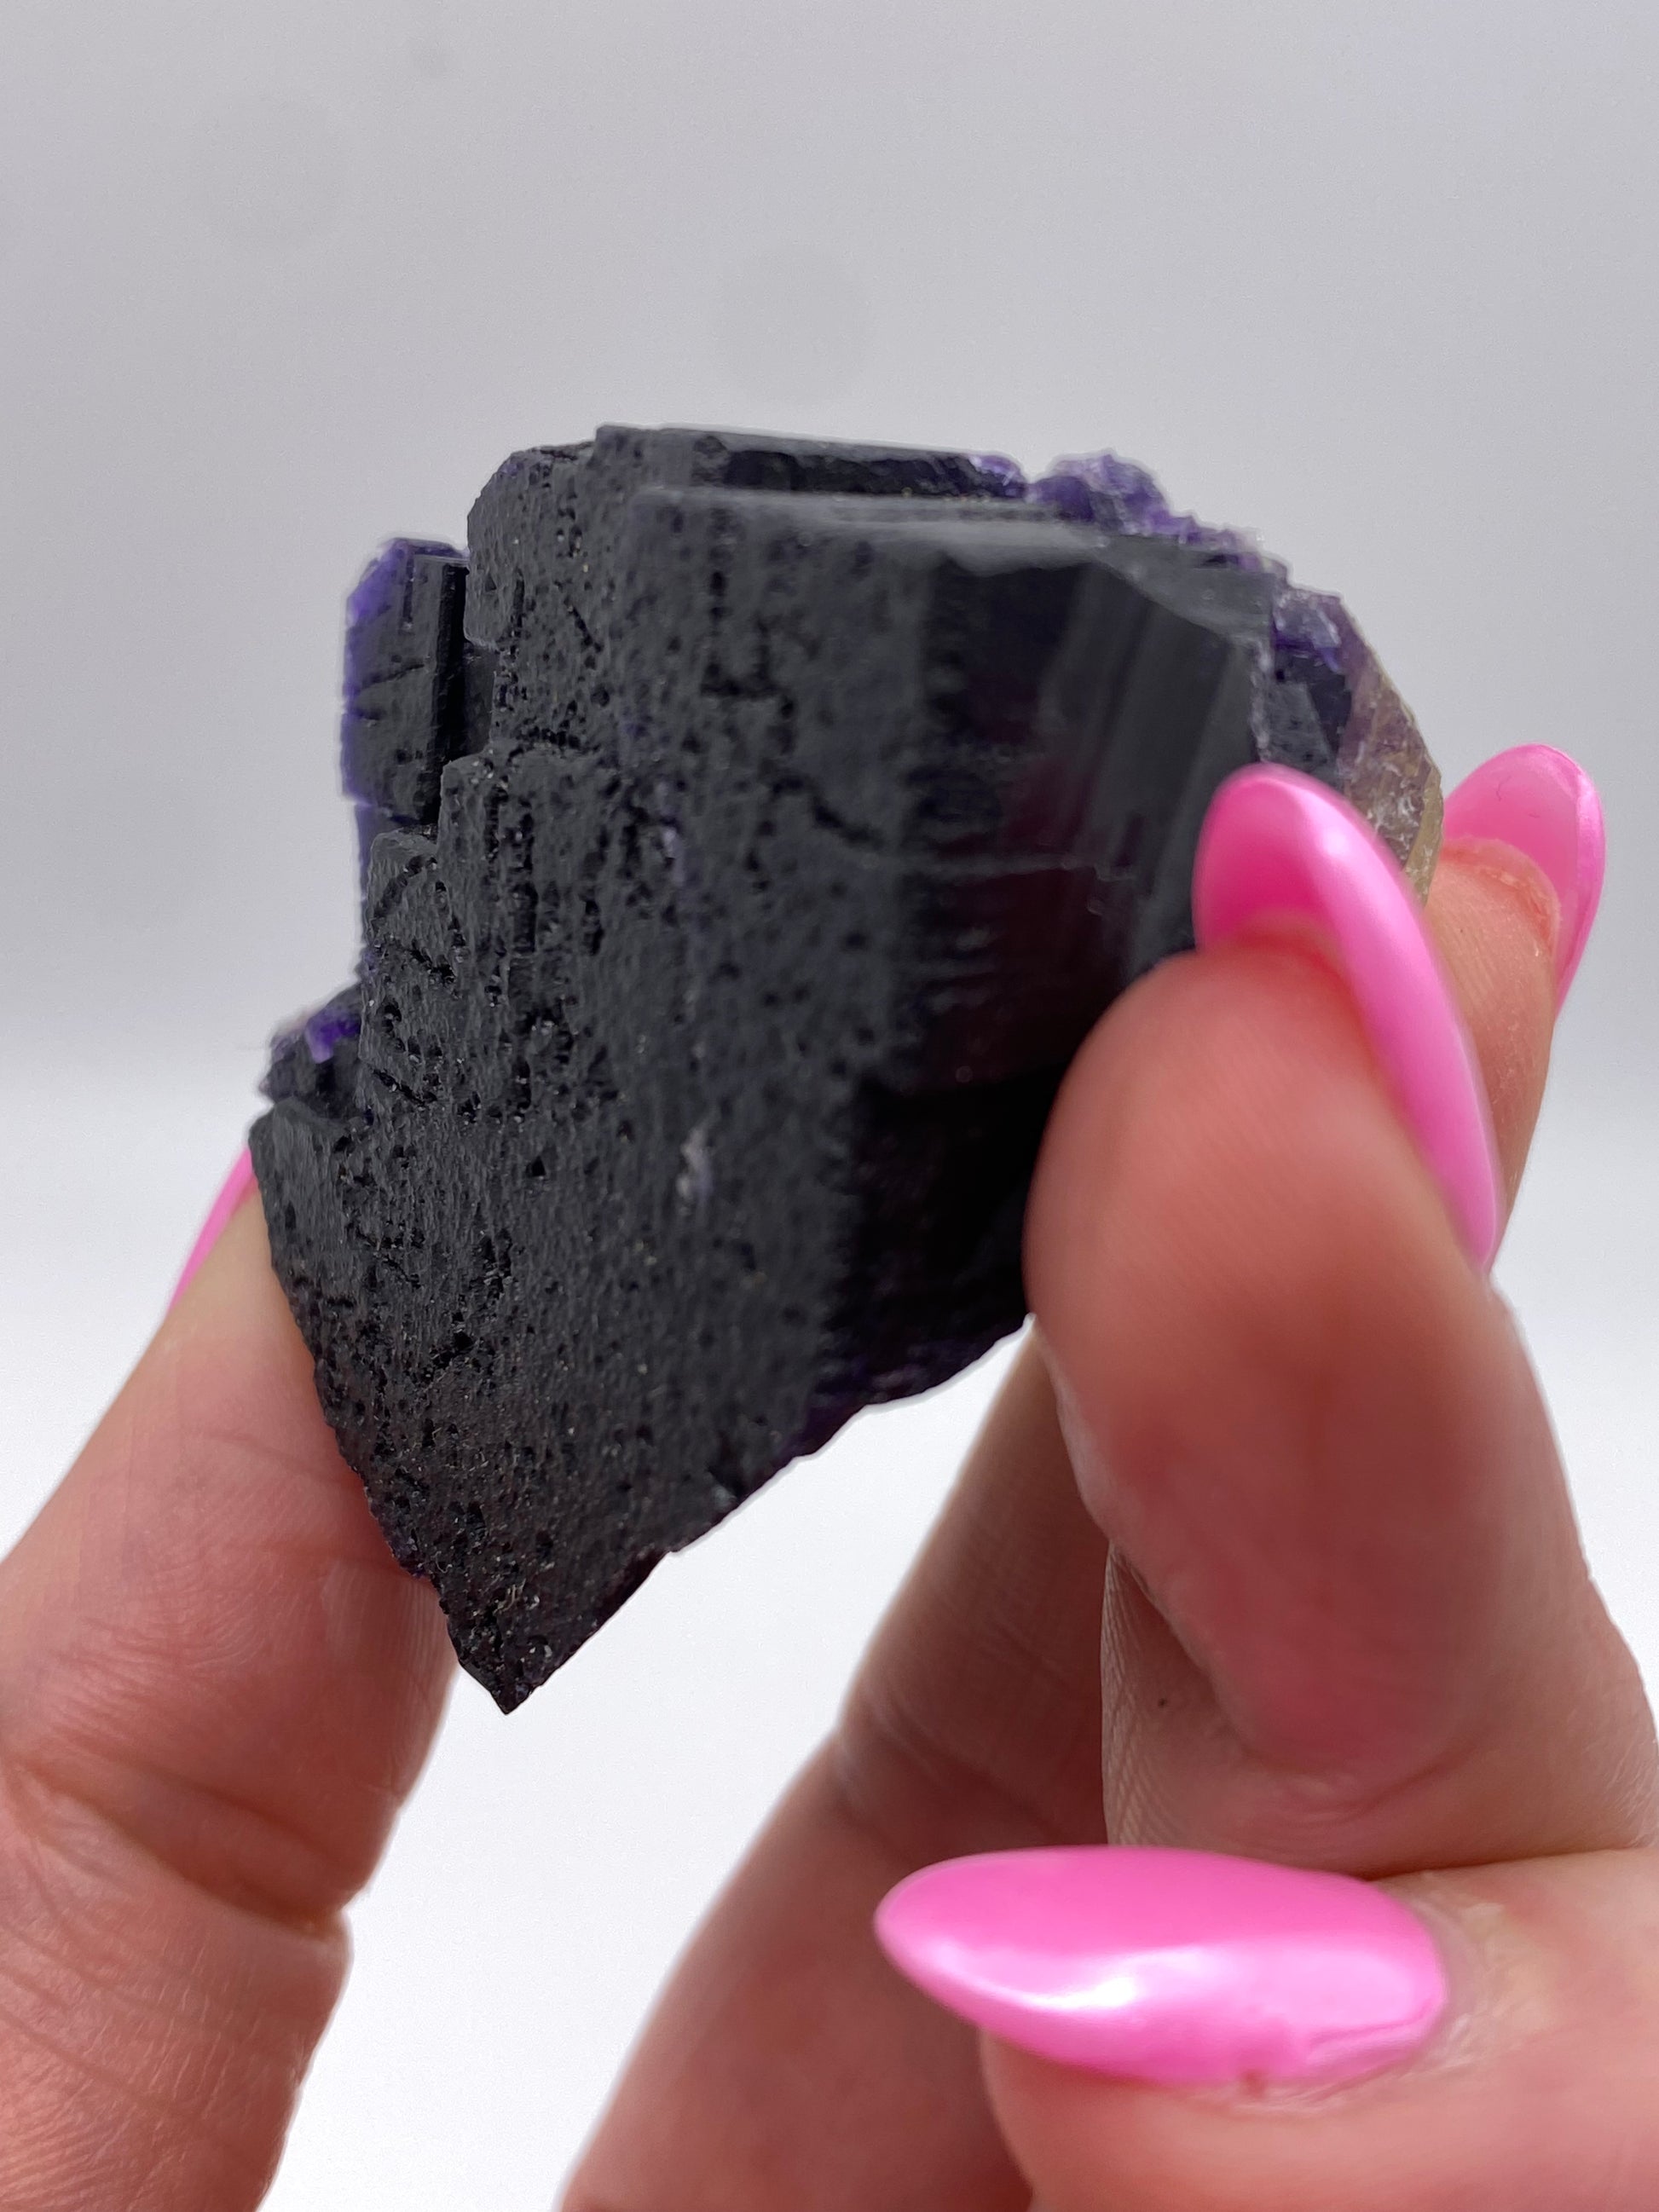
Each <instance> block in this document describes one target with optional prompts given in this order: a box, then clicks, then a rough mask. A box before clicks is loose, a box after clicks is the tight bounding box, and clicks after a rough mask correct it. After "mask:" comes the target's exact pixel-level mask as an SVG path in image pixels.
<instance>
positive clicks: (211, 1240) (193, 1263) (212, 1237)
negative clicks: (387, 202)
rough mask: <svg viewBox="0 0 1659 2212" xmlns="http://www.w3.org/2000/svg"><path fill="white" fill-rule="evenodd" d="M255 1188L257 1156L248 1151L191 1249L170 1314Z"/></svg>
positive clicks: (245, 1152)
mask: <svg viewBox="0 0 1659 2212" xmlns="http://www.w3.org/2000/svg"><path fill="white" fill-rule="evenodd" d="M252 1188H253V1155H252V1153H251V1152H248V1151H247V1150H246V1147H244V1149H243V1151H242V1152H241V1154H240V1157H239V1158H238V1159H237V1162H236V1164H235V1166H234V1168H232V1170H231V1171H230V1173H229V1174H228V1176H226V1177H225V1180H224V1182H223V1184H222V1187H221V1188H220V1192H219V1195H218V1197H217V1198H216V1199H215V1200H214V1201H213V1204H212V1205H211V1206H210V1207H209V1209H208V1218H207V1219H206V1220H205V1221H204V1223H203V1224H202V1233H201V1235H200V1236H199V1237H197V1240H196V1242H195V1243H193V1244H192V1245H191V1248H190V1257H189V1259H188V1260H186V1261H185V1268H184V1273H182V1274H181V1275H180V1276H179V1280H178V1283H177V1285H175V1287H174V1289H173V1296H172V1297H170V1298H169V1299H168V1300H167V1310H168V1311H169V1312H171V1311H172V1310H173V1307H174V1306H176V1305H177V1304H178V1303H179V1299H180V1298H181V1297H183V1296H184V1294H185V1291H186V1290H187V1289H188V1288H189V1286H190V1285H191V1282H192V1281H193V1280H194V1279H195V1277H196V1274H197V1270H198V1269H199V1268H200V1267H201V1265H202V1262H203V1261H204V1260H205V1259H206V1257H207V1255H208V1254H209V1253H210V1251H211V1250H212V1249H213V1248H214V1246H215V1245H216V1243H218V1242H219V1239H220V1237H222V1235H223V1234H224V1231H225V1225H226V1223H227V1222H228V1220H229V1219H230V1217H231V1215H232V1214H233V1213H234V1212H235V1211H236V1209H237V1207H238V1206H240V1204H241V1202H242V1200H244V1199H245V1198H246V1196H247V1194H248V1193H249V1192H250V1191H251V1190H252Z"/></svg>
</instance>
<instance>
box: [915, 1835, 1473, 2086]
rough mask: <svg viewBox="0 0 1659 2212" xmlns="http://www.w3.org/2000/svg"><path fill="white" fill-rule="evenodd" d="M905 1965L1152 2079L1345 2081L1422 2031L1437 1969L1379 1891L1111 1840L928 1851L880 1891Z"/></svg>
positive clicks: (1414, 1924)
mask: <svg viewBox="0 0 1659 2212" xmlns="http://www.w3.org/2000/svg"><path fill="white" fill-rule="evenodd" d="M876 1934H877V1936H878V1939H879V1941H880V1942H881V1945H882V1948H884V1950H885V1951H886V1953H887V1955H888V1957H889V1958H890V1959H891V1960H892V1961H893V1963H894V1965H895V1966H897V1967H898V1969H899V1970H900V1972H902V1973H903V1974H906V1975H908V1977H909V1978H910V1980H912V1981H913V1982H915V1984H917V1986H918V1987H919V1988H921V1989H923V1990H926V1991H927V1994H928V1995H929V1996H932V1997H935V1998H937V1999H938V2001H939V2003H941V2004H943V2005H946V2006H948V2007H949V2008H950V2009H951V2011H952V2012H956V2013H959V2014H960V2015H962V2016H963V2019H965V2020H969V2021H973V2022H974V2023H975V2026H976V2027H983V2028H987V2029H988V2030H989V2031H990V2032H991V2033H992V2034H994V2035H996V2036H1000V2037H1001V2038H1002V2039H1003V2040H1004V2041H1005V2042H1008V2043H1014V2044H1018V2045H1020V2046H1021V2048H1022V2049H1024V2050H1026V2051H1035V2052H1036V2054H1037V2055H1038V2056H1039V2057H1043V2058H1053V2059H1057V2060H1058V2061H1060V2063H1061V2064H1063V2065H1068V2066H1079V2067H1084V2068H1086V2069H1089V2070H1090V2071H1091V2072H1093V2073H1098V2074H1110V2075H1118V2076H1121V2077H1123V2078H1126V2079H1128V2080H1133V2081H1156V2082H1164V2083H1172V2084H1173V2083H1183V2082H1184V2083H1199V2082H1212V2083H1215V2082H1226V2081H1244V2080H1252V2081H1273V2082H1292V2081H1302V2082H1313V2081H1339V2080H1342V2079H1345V2078H1348V2077H1352V2076H1354V2075H1361V2074H1367V2073H1371V2072H1374V2071H1375V2070H1376V2069H1377V2068H1379V2067H1382V2066H1386V2065H1388V2064H1389V2063H1390V2062H1392V2061H1396V2060H1399V2059H1401V2058H1404V2057H1407V2055H1408V2054H1409V2053H1410V2052H1412V2051H1415V2050H1417V2049H1418V2048H1419V2047H1420V2046H1421V2045H1422V2044H1423V2043H1425V2041H1426V2040H1427V2039H1428V2037H1429V2035H1430V2034H1431V2033H1432V2031H1433V2028H1434V2026H1435V2023H1436V2022H1437V2020H1438V2019H1439V2018H1440V2015H1441V2014H1442V2012H1443V2010H1444V2008H1445V2003H1446V1980H1445V1974H1444V1972H1443V1968H1442V1966H1441V1964H1440V1960H1439V1955H1438V1954H1437V1951H1436V1949H1435V1947H1434V1944H1433V1942H1431V1939H1430V1936H1429V1934H1428V1931H1427V1929H1425V1927H1424V1926H1423V1924H1422V1923H1421V1922H1420V1921H1419V1920H1418V1919H1417V1918H1416V1917H1414V1915H1413V1914H1412V1913H1410V1912H1408V1911H1407V1909H1406V1908H1405V1906H1404V1905H1401V1904H1399V1903H1398V1902H1396V1900H1395V1899H1394V1898H1393V1897H1391V1896H1390V1895H1389V1893H1387V1892H1386V1891H1384V1890H1380V1889H1376V1888H1373V1887H1371V1885H1370V1883H1368V1882H1363V1881H1351V1880H1350V1879H1349V1878H1348V1877H1347V1876H1346V1875H1331V1874H1304V1873H1301V1872H1298V1871H1297V1869H1293V1868H1290V1867H1280V1866H1268V1865H1265V1864H1263V1863H1261V1862H1259V1861H1257V1860H1254V1859H1235V1858H1221V1857H1216V1856H1214V1855H1213V1854H1212V1853H1210V1852H1207V1851H1169V1850H1132V1849H1126V1848H1123V1847H1121V1846H1112V1845H1106V1844H1099V1845H1085V1846H1083V1847H1080V1848H1079V1849H1076V1850H1028V1851H996V1852H991V1853H988V1854H987V1855H986V1856H984V1857H979V1858H966V1859H951V1860H947V1861H946V1862H945V1863H944V1864H943V1865H941V1866H933V1867H927V1868H924V1869H923V1870H922V1871H921V1873H920V1874H915V1875H911V1876H910V1878H909V1880H908V1881H902V1882H901V1883H900V1884H899V1886H898V1887H897V1888H896V1889H895V1890H892V1891H891V1892H890V1893H889V1894H888V1896H887V1897H886V1898H885V1899H884V1900H883V1902H882V1904H881V1905H880V1908H879V1909H878V1911H877V1914H876Z"/></svg>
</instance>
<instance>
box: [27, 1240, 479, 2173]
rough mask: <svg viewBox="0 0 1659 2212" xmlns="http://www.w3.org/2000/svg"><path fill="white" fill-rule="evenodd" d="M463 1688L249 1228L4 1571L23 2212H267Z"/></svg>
mask: <svg viewBox="0 0 1659 2212" xmlns="http://www.w3.org/2000/svg"><path fill="white" fill-rule="evenodd" d="M450 1672H451V1663H450V1659H449V1654H448V1646H447V1640H446V1639H445V1637H444V1634H443V1627H442V1621H441V1616H440V1614H439V1612H438V1607H437V1603H436V1601H435V1598H434V1596H433V1594H432V1592H431V1590H430V1589H428V1587H427V1585H426V1584H424V1583H417V1582H416V1581H414V1580H413V1579H412V1578H411V1577H409V1576H407V1575H405V1574H404V1572H403V1571H402V1570H401V1569H400V1568H399V1567H398V1566H397V1565H396V1564H395V1562H394V1561H393V1559H392V1555H391V1553H389V1552H388V1551H387V1549H386V1544H385V1541H384V1540H383V1539H382V1538H381V1536H380V1533H379V1531H378V1530H377V1528H375V1526H374V1521H373V1519H372V1517H371V1516H370V1514H369V1510H368V1505H367V1504H366V1502H365V1500H364V1498H363V1493H362V1486H361V1485H360V1484H359V1483H358V1481H357V1480H356V1477H355V1476H354V1475H353V1474H351V1473H350V1471H349V1469H348V1468H346V1466H345V1465H344V1463H343V1461H342V1460H341V1458H340V1456H339V1454H338V1452H337V1449H336V1448H335V1444H334V1440H333V1437H331V1434H330V1432H329V1430H328V1427H327V1425H326V1423H325V1421H324V1419H323V1416H322V1413H321V1412H320V1411H319V1407H318V1404H317V1399H316V1394H315V1391H314V1389H313V1384H312V1377H311V1363H310V1360H309V1358H308V1356H307V1353H306V1351H305V1348H304V1346H303V1345H302V1344H301V1340H300V1336H299V1333H298V1331H297V1330H296V1329H295V1327H294V1324H293V1322H292V1321H291V1319H290V1318H289V1313H288V1310H287V1307H286V1305H285V1304H284V1303H283V1296H282V1292H281V1291H280V1290H279V1288H278V1287H277V1285H276V1279H275V1277H274V1276H273V1274H272V1273H271V1272H270V1261H269V1258H268V1255H267V1252H266V1247H265V1237H264V1223H263V1221H262V1219H261V1218H260V1213H259V1209H258V1206H257V1205H245V1206H241V1207H240V1211H239V1212H237V1213H236V1215H235V1217H234V1219H233V1220H232V1221H231V1222H230V1224H229V1225H228V1228H227V1229H226V1230H225V1231H224V1233H223V1235H222V1237H221V1239H220V1241H219V1243H217V1245H216V1247H215V1249H214V1250H213V1252H212V1254H211V1255H210V1258H209V1259H208V1260H207V1261H206V1262H205V1264H204V1267H203V1268H202V1272H201V1274H200V1277H199V1279H197V1281H196V1282H195V1283H194V1284H193V1285H191V1289H190V1291H189V1292H188V1294H187V1295H186V1296H185V1297H184V1298H183V1299H182V1300H181V1301H180V1302H179V1304H178V1305H177V1306H176V1307H175V1308H174V1310H173V1313H172V1314H171V1315H170V1316H169V1317H168V1319H167V1322H166V1323H165V1324H164V1325H163V1327H162V1328H161V1333H160V1334H159V1335H158V1336H157V1338H156V1340H155V1342H154V1344H153V1345H152V1346H150V1348H149V1352H147V1353H146V1354H145V1356H144V1358H143V1361H142V1362H141V1363H140V1364H139V1366H138V1368H137V1370H136V1372H135V1373H134V1375H133V1376H132V1378H131V1381H130V1382H129V1383H128V1384H127V1385H126V1388H125V1389H124V1390H123V1391H122V1393H121V1395H120V1396H119V1397H118V1399H117V1401H116V1402H115V1404H114V1406H113V1407H112V1408H111V1410H110V1412H109V1413H108V1414H107V1415H106V1418H105V1419H104V1421H103V1422H102V1424H101V1425H100V1427H99V1429H98V1431H97V1433H96V1434H95V1435H94V1437H93V1438H92V1440H91V1442H90V1443H88V1446H87V1448H86V1449H85V1451H84V1452H83V1453H82V1456H81V1458H80V1460H79V1462H77V1464H76V1467H75V1468H73V1470H72V1471H71V1472H70V1474H69V1475H68V1476H67V1477H66V1478H65V1480H64V1483H63V1484H62V1486H60V1487H59V1489H58V1492H56V1494H55V1495H54V1496H53V1498H52V1499H51V1500H50V1501H49V1502H48V1504H46V1507H45V1509H44V1510H43V1511H42V1512H41V1514H40V1516H39V1518H38V1519H37V1520H36V1522H34V1524H33V1527H32V1528H30V1529H29V1530H28V1532H27V1534H26V1535H25V1536H24V1537H23V1539H22V1541H21V1543H20V1544H19V1545H18V1546H17V1547H16V1549H15V1551H14V1552H13V1553H12V1554H11V1556H10V1557H9V1559H7V1560H6V1561H5V1562H4V1564H3V1566H0V2203H3V2204H4V2205H5V2206H6V2207H7V2208H8V2212H37V2208H38V2212H46V2208H48V2207H50V2208H53V2212H57V2208H60V2207H63V2206H65V2205H69V2204H87V2205H117V2204H118V2205H120V2206H122V2207H123V2208H124V2212H237V2208H240V2207H244V2206H251V2205H253V2204H257V2203H258V2201H259V2199H260V2197H262V2196H263V2194H264V2190H265V2187H266V2185H267V2184H268V2182H269V2180H270V2173H271V2171H272V2168H273V2167H274V2166H275V2163H276V2157H277V2154H278V2153H279V2151H280V2149H281V2146H282V2142H283V2134H284V2132H285V2130H286V2128H287V2124H288V2119H289V2112H290V2108H291V2106H292V2103H293V2100H294V2097H295V2093H296V2092H297V2089H298V2086H299V2082H300V2080H301V2075H303V2072H304V2069H305V2067H306V2064H307V2061H308V2059H309V2057H310V2054H311V2051H312V2048H313V2045H314V2044H315V2043H316V2041H317V2039H318V2037H319V2035H320V2034H321V2033H322V2030H323V2027H324V2026H325V2023H326V2021H327V2019H328V2015H329V2013H330V2011H331V2008H332V2006H333V2002H334V2000H335V1997H336V1996H337V1993H338V1990H339V1984H340V1981H341V1978H342V1975H343V1969H344V1957H345V1945H344V1936H343V1927H342V1923H341V1921H340V1917H339V1915H340V1908H341V1907H342V1905H343V1904H344V1903H345V1902H346V1900H347V1899H349V1897H350V1896H351V1894H352V1893H354V1892H355V1891H356V1889H357V1888H358V1887H360V1886H361V1884H362V1881H364V1880H365V1878H366V1877H367V1875H368V1872H369V1870H370V1869H371V1868H372V1866H373V1864H374V1860H375V1858H376V1857H378V1855H379V1852H380V1847H381V1844H382V1843H383V1842H384V1840H385V1838H386V1832H387V1830H388V1828H389V1826H390V1825H391V1821H392V1816H393V1814H394V1813H395V1811H396V1809H397V1806H398V1802H399V1801H400V1799H401V1797H402V1796H403V1795H404V1792H405V1791H406V1790H408V1788H409V1787H410V1784H411V1783H412V1782H413V1780H414V1778H415V1775H416V1771H418V1768H419V1766H420V1764H421V1761H422V1759H423V1758H424V1756H425V1753H426V1750H427V1747H428V1744H429V1742H430V1740H431V1735H432V1732H433V1729H434V1727H435V1723H436V1720H437V1716H438V1712H439V1710H440V1707H441V1701H442V1697H443V1692H444V1688H445V1686H446V1684H447V1680H448V1678H449V1674H450Z"/></svg>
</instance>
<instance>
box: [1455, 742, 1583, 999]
mask: <svg viewBox="0 0 1659 2212" xmlns="http://www.w3.org/2000/svg"><path fill="white" fill-rule="evenodd" d="M1446 836H1447V837H1448V838H1452V837H1480V838H1491V839H1492V840H1493V841H1494V842H1497V843H1498V844H1502V845H1509V846H1510V847H1512V848H1514V850H1515V851H1516V852H1517V853H1524V854H1525V855H1526V857H1527V858H1528V860H1530V861H1532V862H1533V864H1534V866H1536V867H1539V868H1541V870H1542V871H1543V872H1544V875H1545V876H1546V878H1547V879H1548V881H1549V883H1550V885H1551V887H1552V888H1553V890H1554V892H1555V896H1556V899H1557V901H1558V902H1559V906H1560V908H1561V922H1560V927H1559V929H1558V930H1557V932H1556V938H1555V1002H1556V1004H1557V1006H1559V1005H1560V1003H1561V1001H1562V1000H1563V999H1565V997H1566V995H1567V992H1568V990H1569V988H1570V987H1571V983H1572V979H1573V977H1574V976H1575V975H1577V972H1578V963H1579V962H1580V960H1582V959H1583V957H1584V946H1585V945H1586V944H1587V943H1588V941H1589V933H1590V925H1591V924H1592V923H1593V922H1594V921H1595V909H1596V908H1597V907H1598V906H1599V905H1600V904H1601V878H1602V876H1603V874H1604V873H1605V872H1606V869H1607V829H1606V826H1605V824H1604V823H1603V822H1602V819H1601V799H1600V797H1599V796H1598V794H1597V793H1596V789H1595V785H1594V784H1593V783H1592V782H1591V781H1590V780H1589V776H1587V775H1585V773H1584V771H1583V769H1582V768H1580V767H1579V765H1578V763H1577V761H1576V760H1574V759H1572V758H1571V756H1570V755H1569V754H1566V753H1561V752H1557V750H1555V747H1554V746H1553V745H1516V746H1513V747H1512V748H1511V749H1510V751H1508V752H1506V753H1499V754H1498V756H1497V757H1495V758H1494V759H1492V760H1489V761H1486V762H1483V763H1482V764H1481V766H1480V767H1479V768H1478V769H1476V770H1475V771H1474V775H1471V776H1466V777H1465V778H1464V780H1463V781H1462V783H1460V784H1459V785H1458V787H1457V788H1456V790H1455V791H1454V792H1453V793H1451V795H1450V797H1449V799H1447V801H1446Z"/></svg>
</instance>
